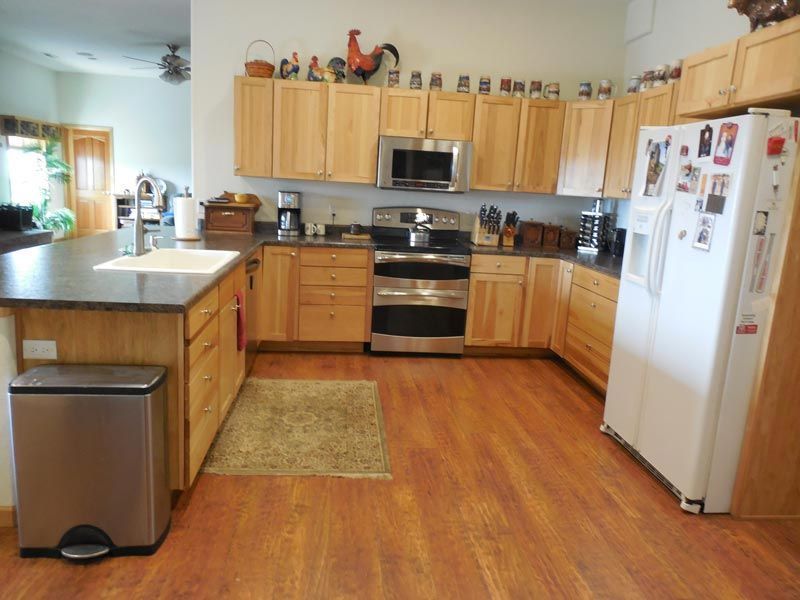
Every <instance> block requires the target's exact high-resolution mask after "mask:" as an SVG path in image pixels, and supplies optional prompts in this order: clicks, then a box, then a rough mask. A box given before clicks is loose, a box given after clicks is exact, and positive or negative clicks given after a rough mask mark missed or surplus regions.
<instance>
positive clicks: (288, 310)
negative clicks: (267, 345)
mask: <svg viewBox="0 0 800 600" xmlns="http://www.w3.org/2000/svg"><path fill="white" fill-rule="evenodd" d="M261 275H262V286H261V287H262V293H261V306H260V307H259V315H258V320H259V325H260V326H261V335H260V339H261V340H264V341H275V342H290V341H293V340H294V339H295V337H296V335H297V334H296V331H297V294H298V282H299V278H300V261H299V259H298V249H297V247H296V246H264V254H263V260H262V264H261Z"/></svg>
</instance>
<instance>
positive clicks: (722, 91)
mask: <svg viewBox="0 0 800 600" xmlns="http://www.w3.org/2000/svg"><path fill="white" fill-rule="evenodd" d="M719 95H720V96H727V95H728V90H720V91H719Z"/></svg>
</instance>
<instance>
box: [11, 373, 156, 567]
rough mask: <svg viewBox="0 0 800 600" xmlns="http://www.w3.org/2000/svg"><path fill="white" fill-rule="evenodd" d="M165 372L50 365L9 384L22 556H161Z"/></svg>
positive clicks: (92, 557)
mask: <svg viewBox="0 0 800 600" xmlns="http://www.w3.org/2000/svg"><path fill="white" fill-rule="evenodd" d="M165 384H166V369H165V368H164V367H151V366H120V365H43V366H39V367H35V368H33V369H31V370H29V371H27V372H25V373H23V374H22V375H19V376H18V377H17V378H16V379H14V380H13V381H12V382H11V383H10V384H9V388H8V391H9V399H10V404H11V433H12V451H13V457H14V475H15V480H16V489H17V527H18V534H19V547H20V556H22V557H34V556H50V557H64V558H67V559H72V560H82V559H83V560H85V559H95V558H99V557H102V556H105V555H111V556H123V555H145V554H152V553H154V552H155V551H156V550H157V549H158V547H159V546H160V545H161V543H162V542H163V540H164V539H165V537H166V535H167V532H168V531H169V523H170V507H171V498H170V485H169V471H168V465H167V427H166V418H167V407H166V385H165Z"/></svg>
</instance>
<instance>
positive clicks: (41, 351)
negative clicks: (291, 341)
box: [22, 340, 58, 360]
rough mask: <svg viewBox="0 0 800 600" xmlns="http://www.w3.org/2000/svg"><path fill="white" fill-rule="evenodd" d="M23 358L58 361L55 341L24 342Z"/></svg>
mask: <svg viewBox="0 0 800 600" xmlns="http://www.w3.org/2000/svg"><path fill="white" fill-rule="evenodd" d="M22 358H23V359H25V358H28V359H31V360H56V359H57V358H58V351H57V349H56V341H55V340H22Z"/></svg>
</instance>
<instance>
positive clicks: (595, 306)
mask: <svg viewBox="0 0 800 600" xmlns="http://www.w3.org/2000/svg"><path fill="white" fill-rule="evenodd" d="M589 306H591V307H592V308H597V304H595V303H594V302H592V303H591V304H589Z"/></svg>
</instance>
